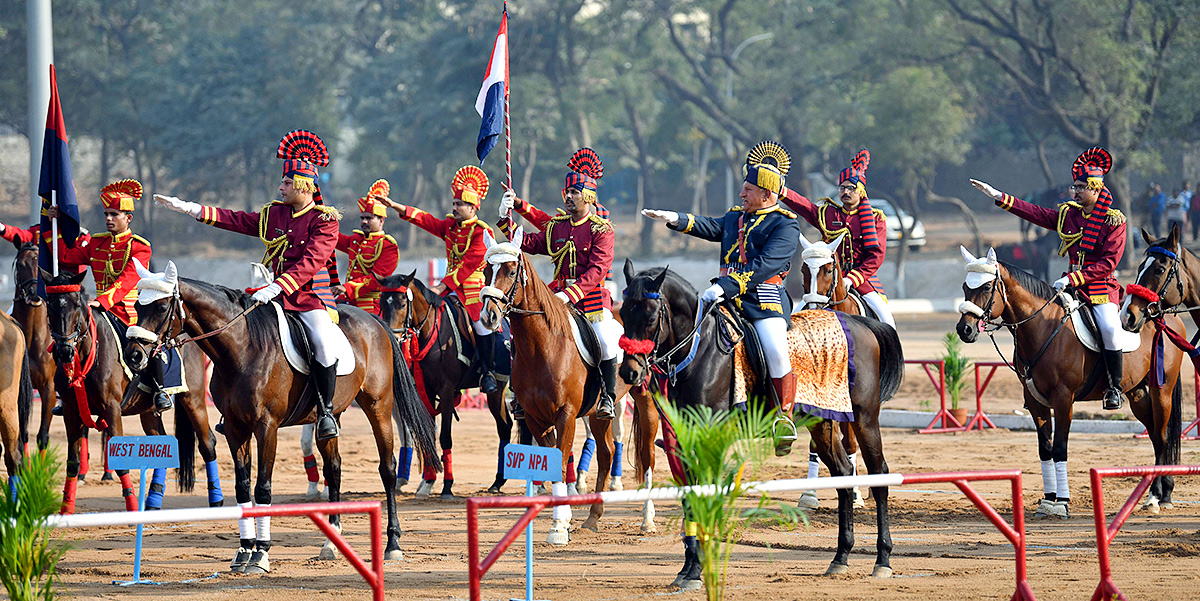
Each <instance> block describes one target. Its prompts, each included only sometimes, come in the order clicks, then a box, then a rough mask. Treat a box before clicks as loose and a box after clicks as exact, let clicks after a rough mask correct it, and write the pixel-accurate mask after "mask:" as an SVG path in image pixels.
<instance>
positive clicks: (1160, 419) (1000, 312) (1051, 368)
mask: <svg viewBox="0 0 1200 601" xmlns="http://www.w3.org/2000/svg"><path fill="white" fill-rule="evenodd" d="M962 253H963V257H964V258H966V259H967V261H968V264H967V283H964V284H963V294H964V296H965V298H966V301H965V302H964V303H963V304H962V305H961V306H960V311H961V312H962V318H961V319H959V321H958V326H957V331H958V335H959V337H960V338H962V340H963V342H974V341H975V340H976V338H978V336H979V332H981V331H985V332H990V331H994V330H996V329H998V328H1001V327H1004V328H1008V330H1009V331H1010V332H1012V336H1013V342H1014V351H1013V362H1012V363H1013V364H1012V367H1013V369H1014V371H1016V373H1017V376H1018V377H1019V378H1020V379H1021V381H1022V382H1021V383H1022V385H1023V387H1024V395H1025V408H1026V409H1028V410H1029V413H1030V415H1032V416H1033V423H1034V425H1035V426H1036V427H1037V438H1038V454H1039V456H1040V458H1041V461H1042V479H1043V483H1044V484H1045V489H1044V490H1045V493H1046V497H1045V499H1043V500H1042V502H1041V504H1040V506H1039V507H1038V511H1037V515H1039V516H1056V517H1062V518H1064V519H1065V518H1067V517H1068V516H1069V511H1068V509H1067V501H1069V499H1070V489H1069V488H1068V486H1067V469H1066V461H1067V438H1068V436H1069V435H1070V432H1071V417H1072V410H1073V407H1074V404H1075V402H1076V401H1093V400H1099V399H1100V398H1101V397H1102V396H1103V394H1104V389H1105V387H1106V386H1107V380H1106V378H1105V376H1104V375H1103V374H1102V373H1100V371H1101V370H1102V364H1103V361H1102V360H1101V359H1100V356H1099V353H1097V352H1095V351H1091V350H1088V349H1087V348H1085V347H1084V345H1083V344H1082V343H1081V342H1080V341H1079V338H1078V336H1077V335H1076V331H1075V327H1074V324H1073V323H1072V320H1071V319H1070V315H1069V314H1068V311H1067V309H1065V308H1064V306H1063V303H1064V302H1066V301H1068V300H1069V297H1068V296H1067V295H1066V294H1063V293H1058V292H1055V290H1054V289H1053V288H1051V287H1050V286H1049V285H1048V284H1047V283H1046V282H1044V281H1042V280H1039V279H1037V278H1035V277H1033V276H1032V275H1029V274H1028V273H1026V272H1024V271H1021V270H1020V269H1017V268H1015V267H1012V266H1009V265H1006V264H1004V263H1000V262H999V261H997V260H996V254H995V252H994V251H989V252H988V255H987V257H984V258H979V259H976V258H975V257H973V256H971V254H970V253H968V252H967V250H966V249H962ZM1080 310H1086V309H1085V308H1081V309H1080ZM1166 322H1167V324H1168V325H1170V327H1172V328H1174V329H1175V330H1176V331H1183V323H1182V322H1181V321H1180V320H1179V318H1178V317H1176V316H1174V315H1171V316H1168V318H1167V320H1166ZM1140 342H1141V344H1140V346H1138V348H1137V350H1135V351H1133V352H1127V353H1125V357H1124V361H1123V363H1122V365H1123V368H1124V369H1123V373H1122V378H1121V389H1122V390H1123V391H1124V392H1125V395H1126V396H1127V397H1128V398H1129V399H1130V407H1131V408H1132V409H1133V413H1134V415H1136V416H1137V418H1138V420H1139V421H1141V422H1142V423H1143V424H1145V426H1146V428H1147V429H1148V430H1149V432H1150V441H1151V442H1152V443H1153V445H1154V460H1155V463H1156V464H1157V465H1173V464H1176V463H1178V462H1179V433H1180V430H1181V429H1182V424H1181V415H1180V414H1181V406H1182V392H1181V388H1180V386H1179V367H1180V364H1181V363H1182V360H1183V353H1182V352H1181V351H1180V350H1179V349H1178V348H1177V347H1176V346H1175V345H1173V344H1167V345H1166V346H1165V348H1164V349H1163V361H1162V365H1161V367H1162V373H1163V379H1162V381H1161V382H1160V383H1157V384H1156V382H1155V380H1156V379H1157V378H1156V374H1154V373H1153V372H1152V370H1151V356H1152V354H1153V346H1154V329H1153V328H1146V329H1143V330H1140ZM1098 364H1099V365H1098ZM1168 391H1170V392H1168ZM1051 414H1053V417H1054V421H1053V423H1051V419H1050V418H1051ZM1052 429H1053V430H1052ZM1051 483H1053V490H1051ZM1173 487H1174V481H1173V479H1172V478H1171V477H1170V476H1163V477H1160V478H1157V479H1156V480H1155V481H1154V484H1153V485H1152V486H1151V488H1150V491H1151V492H1150V494H1151V495H1154V496H1155V497H1156V498H1158V499H1161V501H1162V503H1163V504H1164V505H1166V504H1169V503H1170V500H1171V490H1172V488H1173Z"/></svg>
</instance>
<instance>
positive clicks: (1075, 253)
mask: <svg viewBox="0 0 1200 601" xmlns="http://www.w3.org/2000/svg"><path fill="white" fill-rule="evenodd" d="M1110 168H1112V155H1110V154H1109V153H1108V151H1107V150H1105V149H1103V148H1100V147H1098V146H1097V147H1093V148H1089V149H1087V150H1085V151H1084V152H1083V154H1081V155H1079V158H1077V159H1075V163H1074V164H1073V165H1072V166H1071V177H1072V180H1073V181H1074V184H1073V185H1072V186H1071V196H1072V198H1073V200H1071V201H1068V202H1065V203H1063V204H1061V205H1059V206H1058V208H1056V209H1048V208H1045V207H1039V206H1037V205H1035V204H1033V203H1029V202H1025V201H1024V200H1021V199H1019V198H1016V197H1015V196H1012V195H1010V194H1005V193H1003V192H1001V191H999V190H997V189H995V188H993V187H991V186H989V185H988V184H986V183H984V182H981V181H979V180H974V179H973V180H971V184H972V185H974V186H975V187H976V188H978V189H979V190H980V191H981V192H983V193H984V194H987V195H988V196H991V197H992V199H993V200H995V201H996V206H998V207H1000V208H1002V209H1004V210H1006V211H1008V212H1009V213H1012V214H1014V215H1016V216H1017V217H1020V218H1021V219H1024V220H1026V221H1028V222H1030V223H1032V224H1034V225H1039V226H1041V227H1044V228H1046V229H1048V230H1051V231H1054V232H1058V238H1059V241H1060V243H1059V246H1058V254H1059V256H1064V257H1066V258H1067V261H1068V262H1069V267H1068V270H1067V272H1066V273H1064V274H1063V277H1061V278H1059V279H1057V280H1055V281H1054V283H1053V284H1052V285H1053V286H1054V289H1055V290H1062V289H1064V288H1066V287H1068V286H1070V287H1072V288H1075V289H1077V290H1080V291H1082V292H1083V293H1084V295H1085V296H1086V297H1087V300H1088V302H1089V304H1091V306H1092V314H1093V315H1095V317H1096V325H1097V326H1098V327H1099V329H1100V336H1101V337H1102V338H1103V339H1104V352H1103V353H1102V354H1103V356H1104V363H1105V366H1106V367H1107V368H1108V389H1107V390H1105V392H1104V408H1105V409H1108V410H1116V409H1120V408H1121V404H1122V402H1123V399H1124V397H1123V395H1122V394H1121V369H1122V358H1121V351H1120V348H1119V346H1118V345H1117V342H1116V335H1117V333H1118V332H1119V331H1120V330H1121V323H1120V319H1119V318H1118V315H1117V301H1119V300H1120V298H1121V286H1120V284H1118V283H1117V279H1116V278H1115V277H1113V271H1114V270H1116V268H1117V264H1118V263H1120V262H1121V256H1122V255H1124V254H1125V229H1126V227H1127V224H1126V222H1125V215H1124V214H1122V213H1121V212H1120V211H1118V210H1117V209H1116V208H1114V207H1113V206H1112V202H1113V197H1112V194H1111V193H1110V192H1109V191H1108V187H1107V186H1105V185H1104V174H1106V173H1108V170H1109V169H1110Z"/></svg>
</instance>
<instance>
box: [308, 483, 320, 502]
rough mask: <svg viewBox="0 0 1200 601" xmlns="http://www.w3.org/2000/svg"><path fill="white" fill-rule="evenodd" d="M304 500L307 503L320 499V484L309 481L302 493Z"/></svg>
mask: <svg viewBox="0 0 1200 601" xmlns="http://www.w3.org/2000/svg"><path fill="white" fill-rule="evenodd" d="M304 500H305V501H306V502H309V503H311V502H313V501H320V500H321V485H320V484H317V483H316V482H309V483H308V490H307V491H306V492H305V493H304Z"/></svg>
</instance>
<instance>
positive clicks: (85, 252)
mask: <svg viewBox="0 0 1200 601" xmlns="http://www.w3.org/2000/svg"><path fill="white" fill-rule="evenodd" d="M5 229H8V228H5ZM131 259H137V260H139V261H141V262H142V265H143V266H146V267H147V268H149V266H150V243H149V242H147V241H146V239H145V238H142V237H141V236H139V235H137V234H134V233H133V230H125V231H124V232H121V233H120V234H110V233H108V232H105V233H103V234H96V235H95V236H92V238H91V240H90V241H88V242H87V243H84V244H80V243H77V244H76V245H75V248H64V249H61V250H60V252H59V255H58V262H59V263H61V264H63V265H69V266H81V267H82V266H87V267H91V268H92V277H93V278H95V279H96V300H97V301H98V302H99V303H100V306H101V307H104V310H105V311H108V312H109V313H112V314H113V315H116V316H117V318H118V319H120V320H121V322H122V323H124V324H125V325H128V326H131V325H134V324H136V323H137V296H138V293H137V284H138V281H139V280H141V277H140V276H138V274H137V268H136V267H135V266H134V264H133V261H132V260H131Z"/></svg>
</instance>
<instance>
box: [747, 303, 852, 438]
mask: <svg viewBox="0 0 1200 601" xmlns="http://www.w3.org/2000/svg"><path fill="white" fill-rule="evenodd" d="M791 318H792V327H791V329H790V330H788V349H789V355H790V356H791V360H792V373H794V374H796V398H795V406H796V407H798V408H797V409H794V411H793V414H808V415H813V416H817V417H820V418H822V419H831V420H834V421H839V422H852V421H854V407H853V406H852V405H851V403H850V389H851V388H852V387H853V385H854V368H853V363H854V346H853V343H852V342H851V338H850V332H849V331H848V330H847V329H846V325H845V324H844V323H843V321H842V315H841V314H840V313H838V312H836V311H800V312H798V313H793V314H792V316H791ZM762 375H763V376H765V374H762ZM759 377H760V374H756V373H754V371H753V370H752V369H751V368H750V363H749V361H748V359H747V357H746V349H745V346H744V343H739V344H738V345H737V347H735V349H734V367H733V395H734V396H733V402H734V403H744V402H747V400H748V399H749V398H750V395H751V393H752V391H754V390H755V389H756V387H757V383H758V378H759ZM764 384H765V382H764ZM762 389H763V390H768V389H767V387H766V386H763V388H762ZM768 394H769V393H768Z"/></svg>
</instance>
